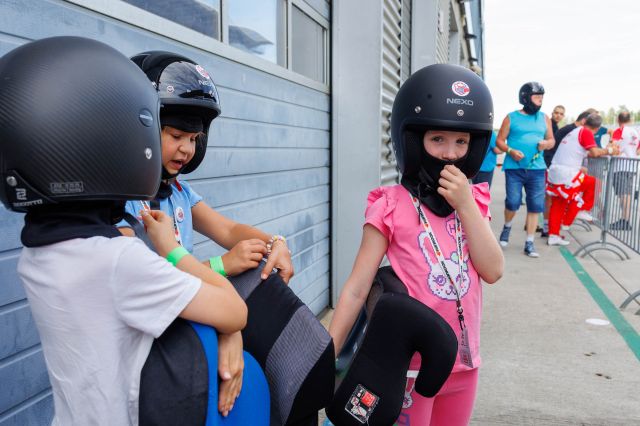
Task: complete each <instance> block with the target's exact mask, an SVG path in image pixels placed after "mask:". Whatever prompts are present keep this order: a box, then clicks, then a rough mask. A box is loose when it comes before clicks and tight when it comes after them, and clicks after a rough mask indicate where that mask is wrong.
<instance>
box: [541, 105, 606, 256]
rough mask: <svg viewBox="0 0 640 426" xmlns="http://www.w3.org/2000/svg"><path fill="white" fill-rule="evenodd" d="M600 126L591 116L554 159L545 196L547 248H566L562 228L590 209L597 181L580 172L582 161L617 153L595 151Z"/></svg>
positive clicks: (567, 242) (561, 146) (560, 146)
mask: <svg viewBox="0 0 640 426" xmlns="http://www.w3.org/2000/svg"><path fill="white" fill-rule="evenodd" d="M601 125H602V117H600V115H598V114H590V115H589V116H588V117H587V119H586V121H585V123H584V126H578V127H576V128H575V129H574V130H572V131H571V132H570V133H569V134H568V135H566V136H565V137H564V138H563V139H562V141H561V142H560V145H559V146H558V150H557V151H556V153H555V155H554V156H553V161H552V162H551V166H550V167H549V171H548V176H547V194H548V195H549V196H551V209H550V211H549V240H548V241H547V243H548V244H549V245H550V246H564V245H568V244H569V241H565V240H564V239H562V237H560V228H561V226H567V227H568V226H570V225H571V224H572V223H573V220H574V219H575V217H576V215H577V214H578V212H579V211H580V210H586V211H589V210H591V208H592V207H593V202H594V196H595V186H596V180H595V178H594V177H593V176H589V175H587V174H586V172H585V171H584V170H583V169H582V162H583V160H584V159H585V157H587V156H589V157H599V156H601V155H607V154H609V155H611V154H616V153H617V148H614V147H612V146H608V147H607V148H606V149H605V148H598V145H597V144H596V141H595V138H594V136H593V135H594V133H595V132H597V131H598V129H599V128H600V126H601Z"/></svg>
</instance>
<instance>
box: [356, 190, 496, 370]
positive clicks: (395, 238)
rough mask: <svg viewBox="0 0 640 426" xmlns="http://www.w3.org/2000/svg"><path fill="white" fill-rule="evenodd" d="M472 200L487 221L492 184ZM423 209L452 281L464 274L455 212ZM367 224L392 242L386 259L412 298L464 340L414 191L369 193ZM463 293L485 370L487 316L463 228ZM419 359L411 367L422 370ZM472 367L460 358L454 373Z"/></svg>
mask: <svg viewBox="0 0 640 426" xmlns="http://www.w3.org/2000/svg"><path fill="white" fill-rule="evenodd" d="M471 190H472V192H473V197H474V199H475V201H476V204H477V205H478V207H479V209H480V213H481V214H482V216H483V217H490V213H489V202H490V200H491V196H490V194H489V186H488V185H487V184H486V183H481V184H478V185H472V187H471ZM422 209H423V211H424V213H425V215H426V216H427V219H428V220H429V224H430V225H431V227H432V228H433V230H434V233H435V236H436V239H437V240H438V243H439V244H440V246H441V248H442V252H443V254H444V257H445V263H446V265H447V269H448V271H449V273H450V274H451V276H452V277H454V278H456V277H457V276H458V275H459V269H458V268H459V267H458V262H459V260H458V254H457V250H456V235H455V219H454V214H453V213H452V214H450V215H449V216H447V217H445V218H442V217H438V216H436V215H435V214H433V213H431V211H430V210H429V209H428V208H427V207H426V206H424V205H423V206H422ZM365 217H366V220H365V223H368V224H371V225H373V226H374V227H375V228H376V229H378V230H379V231H380V232H381V233H382V234H383V235H384V236H385V237H386V238H387V239H388V241H389V247H388V249H387V258H388V259H389V262H390V263H391V266H392V267H393V270H394V271H395V272H396V274H397V275H398V278H400V280H401V281H402V282H403V283H404V284H405V285H406V286H407V289H408V291H409V295H410V296H412V297H414V298H416V299H418V300H419V301H421V302H422V303H424V304H425V305H427V306H429V307H430V308H431V309H433V310H435V311H436V312H438V314H440V315H441V316H442V317H443V318H444V319H445V320H446V321H447V322H448V323H449V325H450V326H451V328H452V329H453V331H454V332H455V333H456V336H457V337H458V342H460V323H459V322H458V314H457V311H456V296H455V292H454V291H453V290H452V287H451V283H450V282H449V280H448V279H447V277H446V275H444V273H443V271H442V269H441V267H440V264H439V263H438V261H437V259H436V256H435V254H434V252H433V248H432V246H431V243H430V242H429V239H428V238H426V237H427V233H426V232H425V230H424V227H423V226H422V223H421V222H420V219H419V217H418V213H417V212H416V209H415V207H414V206H413V203H412V201H411V198H410V195H409V192H408V191H407V190H406V189H405V188H404V187H403V186H402V185H395V186H383V187H380V188H377V189H374V190H373V191H371V192H370V193H369V197H368V199H367V210H366V212H365ZM462 251H463V267H462V275H463V280H462V289H461V301H462V308H463V309H464V318H465V324H466V326H467V333H468V335H469V345H470V348H471V353H472V357H473V365H474V367H478V366H480V362H481V360H480V350H479V349H480V317H481V312H482V288H481V286H480V280H479V277H478V273H477V272H476V270H475V268H474V267H473V264H472V263H471V261H470V260H469V249H468V247H467V244H466V238H465V233H464V228H463V229H462ZM418 360H419V358H416V357H414V360H412V362H411V369H417V368H418V366H419V361H418ZM468 369H469V368H468V367H467V366H466V365H464V364H463V363H462V362H461V361H460V357H459V356H458V359H457V360H456V364H455V365H454V367H453V372H458V371H464V370H468Z"/></svg>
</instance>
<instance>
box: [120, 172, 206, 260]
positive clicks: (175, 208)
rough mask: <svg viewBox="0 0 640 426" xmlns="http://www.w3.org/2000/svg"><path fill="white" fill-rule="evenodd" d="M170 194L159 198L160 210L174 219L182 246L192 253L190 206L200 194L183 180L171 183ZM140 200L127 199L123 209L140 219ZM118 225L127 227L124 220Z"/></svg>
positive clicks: (195, 202)
mask: <svg viewBox="0 0 640 426" xmlns="http://www.w3.org/2000/svg"><path fill="white" fill-rule="evenodd" d="M171 189H172V190H173V191H172V194H171V196H170V197H169V198H165V199H163V200H160V210H162V211H163V212H165V213H166V214H167V215H169V216H170V217H171V219H172V220H174V223H175V224H177V225H178V229H179V231H180V239H181V242H182V246H183V247H184V248H186V249H187V250H189V253H193V217H192V215H191V208H192V207H193V206H195V205H196V204H197V203H199V202H200V201H202V197H201V196H200V194H198V193H197V192H195V191H194V190H193V189H191V186H190V185H189V184H188V183H187V182H184V181H180V182H177V183H176V181H174V183H172V184H171ZM143 209H144V207H143V203H142V201H127V203H126V205H125V210H126V211H127V213H130V214H131V215H132V216H133V217H137V218H138V219H140V210H143ZM116 226H118V227H129V224H128V223H127V222H125V221H122V222H120V223H118V224H117V225H116Z"/></svg>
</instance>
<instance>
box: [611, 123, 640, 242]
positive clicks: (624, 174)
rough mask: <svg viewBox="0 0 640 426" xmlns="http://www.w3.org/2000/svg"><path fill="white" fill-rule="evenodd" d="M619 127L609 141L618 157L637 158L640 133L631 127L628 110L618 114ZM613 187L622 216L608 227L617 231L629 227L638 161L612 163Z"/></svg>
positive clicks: (625, 229)
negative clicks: (613, 145) (617, 152)
mask: <svg viewBox="0 0 640 426" xmlns="http://www.w3.org/2000/svg"><path fill="white" fill-rule="evenodd" d="M618 125H619V127H618V128H617V129H615V130H614V131H613V134H612V136H611V141H612V143H613V144H615V145H616V146H617V147H618V148H619V150H620V155H619V157H620V158H622V157H623V158H638V152H639V150H640V146H639V145H638V143H639V142H640V135H638V131H637V130H636V129H634V128H633V127H631V126H630V125H631V114H630V113H629V111H622V112H621V113H620V114H618ZM612 171H613V189H614V191H615V193H616V195H617V196H618V197H619V198H620V203H621V205H622V217H621V218H620V219H618V220H617V221H615V222H613V223H612V224H611V225H610V228H611V229H613V230H617V231H628V230H630V229H631V223H630V222H629V217H630V214H631V195H632V194H633V192H634V191H637V190H638V188H634V186H635V185H634V180H635V178H636V175H637V173H638V162H636V161H624V160H622V161H621V160H616V161H615V162H614V164H613V168H612Z"/></svg>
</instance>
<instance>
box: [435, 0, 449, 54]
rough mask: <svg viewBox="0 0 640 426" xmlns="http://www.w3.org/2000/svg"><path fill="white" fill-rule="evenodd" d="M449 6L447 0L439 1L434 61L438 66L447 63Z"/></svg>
mask: <svg viewBox="0 0 640 426" xmlns="http://www.w3.org/2000/svg"><path fill="white" fill-rule="evenodd" d="M450 14H451V4H450V1H449V0H440V2H439V6H438V35H437V43H436V61H437V62H438V63H439V64H446V63H448V62H449V15H450Z"/></svg>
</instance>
